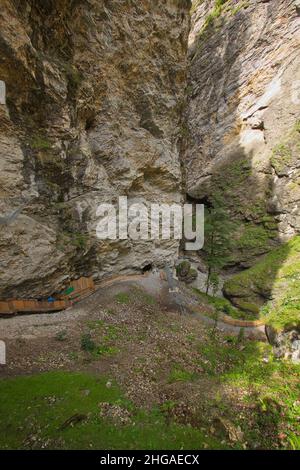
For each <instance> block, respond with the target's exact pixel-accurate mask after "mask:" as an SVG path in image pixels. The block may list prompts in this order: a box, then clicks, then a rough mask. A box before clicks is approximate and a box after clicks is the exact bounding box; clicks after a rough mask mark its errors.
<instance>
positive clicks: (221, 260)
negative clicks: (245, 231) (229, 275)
mask: <svg viewBox="0 0 300 470" xmlns="http://www.w3.org/2000/svg"><path fill="white" fill-rule="evenodd" d="M234 228H235V224H234V223H233V222H231V221H230V219H229V214H228V212H227V210H226V209H225V208H224V204H223V200H222V198H221V196H220V195H218V194H216V195H215V196H214V197H213V199H212V206H211V207H210V208H208V209H207V210H206V217H205V245H204V251H205V258H206V264H207V266H208V273H207V280H206V294H208V292H209V290H210V288H212V290H213V294H214V295H215V294H216V291H217V289H218V286H219V274H220V271H221V270H222V268H223V267H224V266H225V265H226V263H227V262H228V261H229V259H230V256H229V252H230V248H231V246H232V235H233V230H234Z"/></svg>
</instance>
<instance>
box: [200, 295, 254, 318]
mask: <svg viewBox="0 0 300 470" xmlns="http://www.w3.org/2000/svg"><path fill="white" fill-rule="evenodd" d="M193 291H194V292H195V293H196V294H197V295H198V297H199V298H200V300H201V302H202V303H203V302H204V303H207V305H210V306H213V307H214V308H215V310H216V311H217V312H218V313H224V314H225V315H229V316H230V317H232V318H236V319H242V320H255V319H257V311H255V312H253V314H252V315H251V313H249V312H248V311H247V312H245V311H243V310H240V309H238V308H236V307H234V306H233V305H232V304H231V302H229V300H227V299H225V298H223V297H212V296H210V295H207V294H204V292H201V291H200V290H199V289H196V288H194V289H193Z"/></svg>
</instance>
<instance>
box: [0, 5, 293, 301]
mask: <svg viewBox="0 0 300 470" xmlns="http://www.w3.org/2000/svg"><path fill="white" fill-rule="evenodd" d="M190 7H191V10H190ZM299 12H300V6H299V2H298V0H276V1H273V0H269V1H266V0H248V1H245V0H227V1H226V0H194V1H193V2H192V6H191V2H190V1H189V0H161V1H159V2H154V1H151V0H141V1H133V0H131V1H126V0H113V1H110V0H102V1H96V0H73V1H71V2H70V1H67V0H56V1H54V0H44V1H42V0H27V1H21V0H1V9H0V53H1V62H0V80H2V81H3V82H5V84H6V103H5V104H4V103H2V104H0V212H1V214H2V215H3V214H9V213H11V212H12V211H14V210H15V209H16V208H18V207H24V208H23V210H22V212H21V213H20V214H19V216H18V217H17V218H16V219H15V220H13V221H12V222H11V223H10V224H9V225H0V263H1V264H0V265H1V275H0V297H1V298H4V297H11V296H17V297H22V296H25V297H26V296H28V295H29V294H30V296H36V295H48V294H50V293H52V292H55V291H56V290H60V289H61V287H62V286H63V285H64V284H67V283H68V280H69V279H71V278H73V277H76V276H80V275H93V276H94V277H95V278H96V279H97V278H101V277H103V276H105V275H110V274H114V273H120V272H121V273H126V272H132V271H135V270H141V269H142V268H143V267H144V266H146V265H147V264H150V263H152V264H154V265H155V264H156V265H163V264H164V263H165V261H167V260H168V261H170V262H174V260H175V259H176V257H177V256H178V249H179V246H178V242H177V241H172V240H171V241H166V240H164V241H160V242H159V241H157V242H148V241H147V242H146V241H144V242H143V241H136V242H131V241H130V240H128V241H115V242H100V241H99V240H97V239H96V238H95V233H96V223H97V217H96V209H97V206H98V205H99V204H100V203H103V202H104V203H111V202H112V203H116V202H117V200H118V197H119V196H123V195H126V196H128V198H129V200H130V201H148V202H152V201H153V202H160V203H163V202H165V203H169V202H182V201H183V200H184V197H185V196H186V195H187V197H188V198H191V199H192V200H196V201H200V202H205V203H207V204H210V203H211V201H212V199H213V197H214V195H216V194H219V195H220V197H221V199H222V201H223V204H224V207H225V208H226V209H228V211H229V214H230V216H231V218H232V220H234V221H235V224H236V230H235V233H234V236H233V238H234V244H233V247H232V250H231V259H230V261H229V263H228V266H227V268H228V269H229V272H231V273H232V272H236V271H239V270H240V269H244V268H249V267H251V266H254V265H256V263H259V262H261V257H262V255H264V254H266V253H268V252H269V251H270V250H272V249H273V248H276V247H277V246H278V245H280V244H281V243H284V242H287V241H288V240H290V239H291V238H293V236H295V235H297V233H299V228H300V217H299V210H300V208H299V200H300V175H299V171H300V163H299V162H300V160H299V149H300V141H299V136H300V123H299V121H300V109H299V108H300V67H299V65H300V64H299V61H300V59H299V57H300V54H299V44H300V41H299ZM199 255H200V258H201V256H202V255H201V253H200V254H199ZM271 281H272V280H271ZM271 284H272V282H271ZM247 289H248V291H249V289H250V290H251V286H250V287H249V286H247ZM228 295H229V296H230V295H231V294H230V292H229V291H228ZM238 295H240V293H238ZM263 295H265V293H263V294H262V296H263ZM243 296H244V294H243V295H242V297H243ZM244 297H245V296H244ZM232 298H233V300H236V299H237V296H236V291H235V295H233V296H232ZM244 300H245V299H244ZM247 300H249V299H247ZM255 301H258V302H260V301H261V296H260V294H259V296H257V295H256V299H255Z"/></svg>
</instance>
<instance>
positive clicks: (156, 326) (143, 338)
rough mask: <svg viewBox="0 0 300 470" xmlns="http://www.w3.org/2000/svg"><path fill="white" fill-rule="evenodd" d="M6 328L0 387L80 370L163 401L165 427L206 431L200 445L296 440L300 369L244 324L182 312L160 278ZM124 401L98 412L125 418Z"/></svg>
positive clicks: (142, 400) (142, 403)
mask: <svg viewBox="0 0 300 470" xmlns="http://www.w3.org/2000/svg"><path fill="white" fill-rule="evenodd" d="M186 293H187V291H186V290H185V291H182V296H183V297H181V298H184V295H187V294H186ZM190 301H193V302H194V301H196V300H195V298H194V297H193V296H192V295H191V300H190ZM203 310H205V305H203ZM1 329H2V331H1V337H2V338H3V339H5V341H6V344H7V356H8V357H7V365H6V366H2V369H1V371H0V372H1V376H2V378H3V379H4V380H3V381H1V383H0V390H1V385H2V386H4V388H5V384H7V383H9V380H6V379H7V378H8V377H12V376H14V377H15V376H17V377H20V376H23V375H28V374H30V375H32V374H33V375H34V376H36V375H37V374H39V373H40V372H48V371H54V370H62V371H68V372H78V371H80V372H82V373H88V374H91V375H92V376H95V377H102V378H104V379H103V380H104V381H105V384H106V385H105V387H106V388H107V389H108V390H109V389H110V387H111V386H112V384H115V383H116V384H118V386H119V387H120V389H121V390H122V393H123V394H124V397H125V399H126V400H129V401H130V403H131V404H132V406H134V407H135V408H136V409H138V410H145V412H147V413H152V410H153V409H157V407H158V409H159V410H160V412H161V413H162V415H163V419H164V420H165V421H164V423H167V424H166V425H169V424H170V425H171V423H177V425H180V426H183V427H184V429H189V430H193V431H194V430H200V431H199V432H202V433H204V434H203V436H204V437H203V438H202V440H201V444H200V441H199V447H201V446H202V447H203V448H206V447H211V446H213V444H212V443H211V441H210V439H213V440H216V442H217V444H216V443H215V444H214V446H216V445H217V447H224V446H225V447H228V448H231V447H233V448H268V447H275V448H289V447H291V446H296V445H298V444H297V443H299V441H298V440H297V439H299V437H297V435H298V436H299V434H297V433H299V415H300V413H299V411H300V407H299V405H300V401H299V399H300V389H299V380H298V378H299V368H297V367H295V366H290V365H285V364H283V363H280V362H278V361H275V359H274V358H273V356H272V353H271V351H270V348H269V346H268V345H267V344H266V343H263V342H259V341H257V340H255V338H253V339H252V340H251V339H246V338H245V335H244V332H243V331H240V330H239V332H238V331H237V330H226V331H225V329H224V325H223V327H222V325H221V328H215V325H214V323H213V322H212V321H210V322H208V323H207V322H204V321H203V318H202V317H198V316H195V315H191V314H189V313H188V311H187V309H185V308H184V310H183V314H182V311H181V309H179V308H178V305H177V304H176V302H174V297H173V296H172V295H170V294H169V292H168V289H167V284H166V283H162V282H161V281H160V280H159V279H158V278H151V279H149V278H148V279H146V278H145V279H144V280H143V281H142V282H138V281H128V282H123V283H117V284H115V285H113V286H110V287H107V288H105V289H100V290H98V291H97V292H96V293H95V294H94V295H93V296H91V297H89V298H88V299H86V300H85V301H84V302H82V303H81V304H78V305H77V306H76V307H74V308H72V309H71V310H69V311H66V312H62V313H60V314H53V315H40V316H38V315H33V316H26V317H25V316H21V317H14V318H11V319H6V320H3V319H1ZM20 380H22V379H20ZM287 386H288V387H289V388H288V390H287ZM4 393H5V390H4ZM27 398H28V397H27ZM29 398H30V397H29ZM14 406H15V405H14ZM31 406H32V404H31V405H30V406H29V409H30V408H31ZM118 406H119V405H118V404H117V403H114V405H112V404H108V405H103V407H102V409H101V410H102V411H101V419H104V420H105V419H106V418H107V417H110V418H111V417H112V416H114V415H115V414H117V415H120V413H121V417H119V419H121V421H122V422H123V421H124V420H125V421H124V422H125V424H126V420H127V414H128V413H129V411H128V409H125V408H124V409H123V408H122V410H121V411H120V410H119V409H118ZM3 413H4V414H5V409H3ZM69 418H72V413H70V416H69ZM0 420H1V410H0ZM79 421H80V420H79ZM168 423H169V424H168ZM123 424H124V423H123ZM81 425H82V424H81V423H80V422H79V424H78V426H81ZM117 426H118V424H117ZM1 429H2V430H3V429H5V427H3V424H2V427H1ZM166 432H167V431H166ZM0 434H1V433H0ZM175 435H176V433H175ZM3 439H4V441H3ZM118 439H121V438H120V437H119V438H118ZM91 440H92V439H91ZM1 442H2V446H4V447H5V442H6V441H5V436H4V435H2V440H1V438H0V444H1ZM3 442H4V444H3ZM49 442H50V444H49V446H50V447H51V445H53V441H51V440H50V441H49ZM76 442H77V441H76ZM176 442H177V441H176ZM214 442H215V441H214ZM51 443H52V444H51ZM26 445H27V444H26ZM30 445H31V444H29V447H30ZM43 445H44V446H45V447H47V446H48V445H47V444H45V442H44V444H43ZM74 445H75V444H74ZM76 445H77V444H76ZM78 445H79V446H80V445H82V443H81V444H80V442H79V444H78ZM96 445H99V444H96ZM108 445H109V444H108ZM111 445H112V446H115V448H118V447H117V446H118V442H117V443H115V444H111ZM120 445H121V444H120ZM124 445H125V444H124ZM141 445H142V444H141ZM144 445H145V444H144ZM157 445H160V444H157ZM174 445H178V444H174ZM183 445H185V444H183ZM186 445H187V444H186ZM194 445H196V444H194ZM55 446H57V444H55ZM66 446H68V444H66ZM25 447H26V446H25ZM27 447H28V446H27ZM58 447H59V446H58Z"/></svg>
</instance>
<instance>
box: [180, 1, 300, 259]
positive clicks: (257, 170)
mask: <svg viewBox="0 0 300 470" xmlns="http://www.w3.org/2000/svg"><path fill="white" fill-rule="evenodd" d="M296 4H297V2H295V1H292V0H290V1H288V0H278V1H256V0H253V1H209V0H207V1H195V2H193V8H192V30H191V34H190V38H189V43H190V44H189V62H190V69H189V84H188V108H187V112H186V122H187V124H188V125H187V136H188V137H187V143H186V151H185V154H184V162H185V168H186V171H185V173H186V191H187V193H188V195H189V196H191V197H193V198H195V199H199V200H207V199H209V198H211V197H212V196H213V195H214V194H216V193H220V195H221V197H222V199H223V201H224V205H225V206H226V207H227V208H228V209H229V211H230V213H231V216H232V218H233V219H234V220H236V222H237V228H236V240H235V247H234V249H233V253H232V260H231V261H232V265H233V266H236V265H237V266H239V267H248V266H251V265H253V264H254V263H255V262H256V261H257V260H258V259H259V257H260V256H261V255H262V254H263V253H266V252H268V251H269V250H270V249H271V248H272V247H274V246H276V244H277V243H278V242H282V241H286V240H288V239H290V238H291V237H292V236H293V235H295V234H296V233H298V232H299V228H300V217H299V215H300V214H299V211H300V206H299V200H300V186H299V182H300V180H299V177H300V173H299V167H300V160H299V145H300V138H299V137H300V134H299V131H300V122H299V120H300V67H299V65H300V56H299V47H300V20H299V11H298V9H297V8H296Z"/></svg>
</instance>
